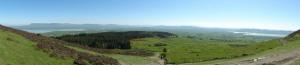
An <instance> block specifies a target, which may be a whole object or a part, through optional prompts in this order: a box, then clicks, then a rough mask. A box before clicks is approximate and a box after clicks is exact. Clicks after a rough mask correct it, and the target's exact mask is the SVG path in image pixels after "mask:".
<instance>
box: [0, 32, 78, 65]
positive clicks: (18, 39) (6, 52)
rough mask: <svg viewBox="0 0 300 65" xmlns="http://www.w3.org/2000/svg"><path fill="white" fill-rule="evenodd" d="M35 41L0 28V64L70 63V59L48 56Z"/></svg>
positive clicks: (50, 64) (49, 64)
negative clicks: (39, 48) (38, 47)
mask: <svg viewBox="0 0 300 65" xmlns="http://www.w3.org/2000/svg"><path fill="white" fill-rule="evenodd" d="M35 45H36V43H34V42H31V41H29V40H27V39H25V38H23V37H22V36H19V35H17V34H13V33H10V32H7V31H3V30H0V51H1V52H0V65H72V64H73V62H72V60H71V59H67V60H63V59H58V58H52V57H49V54H47V53H43V52H42V51H40V50H38V49H37V48H36V46H35Z"/></svg>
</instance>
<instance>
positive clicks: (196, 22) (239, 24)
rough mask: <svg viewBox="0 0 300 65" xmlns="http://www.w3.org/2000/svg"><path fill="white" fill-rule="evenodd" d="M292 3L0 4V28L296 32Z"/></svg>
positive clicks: (28, 0) (63, 0) (14, 0)
mask: <svg viewBox="0 0 300 65" xmlns="http://www.w3.org/2000/svg"><path fill="white" fill-rule="evenodd" d="M299 2H300V1H297V0H242V1H241V0H91V1H85V0H76V1H70V0H47V1H36V0H22V1H19V0H3V1H0V9H1V10H0V14H1V16H0V18H2V19H1V20H0V24H3V25H26V24H30V23H72V24H119V25H139V26H144V25H150V26H151V25H155V26H157V25H165V26H196V27H213V28H249V29H272V30H298V29H300V25H299V24H300V19H299V17H300V16H298V15H300V13H299V11H300V8H299V7H298V6H300V4H298V3H299Z"/></svg>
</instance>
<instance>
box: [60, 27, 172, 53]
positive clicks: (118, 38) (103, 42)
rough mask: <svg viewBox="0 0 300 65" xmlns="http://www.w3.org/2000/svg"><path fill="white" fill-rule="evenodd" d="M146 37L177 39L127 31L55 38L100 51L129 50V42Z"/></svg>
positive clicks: (168, 35)
mask: <svg viewBox="0 0 300 65" xmlns="http://www.w3.org/2000/svg"><path fill="white" fill-rule="evenodd" d="M147 37H160V38H167V37H177V36H176V35H175V34H172V33H168V32H154V31H127V32H103V33H90V34H87V33H82V34H77V35H64V36H60V37H55V38H56V39H60V40H64V41H67V42H70V43H74V44H79V45H84V46H88V47H93V48H101V49H131V45H130V40H132V39H138V38H147Z"/></svg>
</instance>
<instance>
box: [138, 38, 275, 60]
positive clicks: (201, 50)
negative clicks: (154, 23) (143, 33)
mask: <svg viewBox="0 0 300 65" xmlns="http://www.w3.org/2000/svg"><path fill="white" fill-rule="evenodd" d="M132 42H133V44H132V46H133V49H143V50H149V51H154V52H162V48H166V49H167V52H166V55H167V59H168V63H170V64H180V63H193V62H203V61H211V60H220V59H232V58H237V57H241V56H249V55H253V54H256V53H259V52H262V51H265V50H269V49H272V48H275V47H278V46H280V43H279V41H275V40H274V41H269V42H262V43H247V42H220V41H212V40H197V39H190V38H144V39H136V40H133V41H132ZM157 44H166V46H157Z"/></svg>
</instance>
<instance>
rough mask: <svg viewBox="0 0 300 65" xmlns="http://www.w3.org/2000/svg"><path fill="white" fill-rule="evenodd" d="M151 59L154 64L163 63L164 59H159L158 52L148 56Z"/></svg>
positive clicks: (162, 64)
mask: <svg viewBox="0 0 300 65" xmlns="http://www.w3.org/2000/svg"><path fill="white" fill-rule="evenodd" d="M150 58H151V59H153V62H155V63H154V65H165V60H162V59H160V53H158V52H157V53H155V55H154V56H152V57H150Z"/></svg>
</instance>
